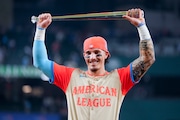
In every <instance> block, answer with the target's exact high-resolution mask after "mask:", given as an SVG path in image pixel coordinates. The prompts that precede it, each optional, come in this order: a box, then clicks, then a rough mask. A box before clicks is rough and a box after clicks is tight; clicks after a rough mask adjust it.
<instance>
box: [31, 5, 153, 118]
mask: <svg viewBox="0 0 180 120" xmlns="http://www.w3.org/2000/svg"><path fill="white" fill-rule="evenodd" d="M38 18H39V21H38V22H37V24H36V32H35V37H34V42H33V64H34V66H35V67H37V68H38V69H40V70H41V71H42V72H43V73H44V74H46V75H47V76H48V77H49V78H50V80H49V82H50V83H52V84H54V85H56V86H57V87H59V88H60V89H62V91H63V92H64V93H65V95H66V99H67V106H68V120H118V119H119V113H120V108H121V105H122V102H123V99H124V97H125V95H126V94H127V92H128V91H129V90H130V89H131V88H132V87H133V86H134V85H135V84H136V83H138V82H139V81H140V79H141V78H142V77H143V75H144V74H145V73H146V72H147V70H148V69H149V68H150V66H151V65H152V64H153V63H154V61H155V53H154V46H153V42H152V39H151V35H150V33H149V30H148V28H147V26H146V23H145V18H144V12H143V10H141V9H139V8H136V9H130V10H128V11H127V14H126V15H124V16H123V18H124V19H125V20H127V21H129V22H130V23H131V24H132V25H134V26H135V27H136V28H137V31H138V34H139V38H140V40H139V51H140V52H139V54H140V55H139V57H138V58H137V59H135V60H134V61H132V62H131V63H130V64H129V65H128V66H126V67H122V68H118V69H115V70H112V71H110V72H108V71H107V70H106V69H105V63H106V61H107V59H108V58H109V57H110V56H111V55H110V52H109V51H108V46H107V42H106V40H105V39H104V38H103V37H101V36H93V37H89V38H87V39H86V40H85V41H84V44H83V56H84V60H85V62H86V64H87V70H86V71H83V70H81V69H79V68H71V67H67V66H64V65H60V64H57V63H56V62H54V61H51V60H49V59H48V55H47V51H46V46H45V42H44V41H45V32H46V29H47V27H48V26H49V25H50V24H51V22H52V17H51V14H49V13H43V14H40V15H39V16H38Z"/></svg>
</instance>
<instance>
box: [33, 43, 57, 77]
mask: <svg viewBox="0 0 180 120" xmlns="http://www.w3.org/2000/svg"><path fill="white" fill-rule="evenodd" d="M33 65H34V66H35V67H37V68H38V69H40V70H41V71H42V72H43V73H44V74H45V75H47V76H48V77H49V78H50V79H51V80H54V75H53V61H51V60H49V59H48V56H47V50H46V46H45V43H44V41H40V40H34V43H33Z"/></svg>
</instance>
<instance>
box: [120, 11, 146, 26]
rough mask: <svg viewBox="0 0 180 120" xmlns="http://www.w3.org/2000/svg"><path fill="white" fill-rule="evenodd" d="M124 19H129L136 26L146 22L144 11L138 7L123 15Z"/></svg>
mask: <svg viewBox="0 0 180 120" xmlns="http://www.w3.org/2000/svg"><path fill="white" fill-rule="evenodd" d="M123 18H124V19H126V20H128V21H129V22H130V23H131V24H133V25H134V26H136V27H137V26H138V25H139V24H142V23H145V18H144V11H143V10H141V9H139V8H136V9H129V10H128V11H127V14H126V15H124V16H123Z"/></svg>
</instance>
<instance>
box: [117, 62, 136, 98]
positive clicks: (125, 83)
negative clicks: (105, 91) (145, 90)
mask: <svg viewBox="0 0 180 120" xmlns="http://www.w3.org/2000/svg"><path fill="white" fill-rule="evenodd" d="M117 70H118V74H119V77H120V82H121V90H122V94H123V95H126V94H127V92H128V91H129V90H130V89H131V88H132V87H133V85H134V84H135V83H134V82H133V81H134V79H133V76H132V70H131V64H130V65H128V66H127V67H123V68H119V69H117Z"/></svg>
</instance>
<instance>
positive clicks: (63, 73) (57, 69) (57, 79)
mask: <svg viewBox="0 0 180 120" xmlns="http://www.w3.org/2000/svg"><path fill="white" fill-rule="evenodd" d="M74 69H75V68H70V67H66V66H63V65H58V64H57V63H54V82H53V83H54V84H55V85H56V86H58V87H59V88H61V89H62V90H63V91H64V92H66V89H67V87H68V84H69V82H70V78H71V74H72V72H73V70H74Z"/></svg>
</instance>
